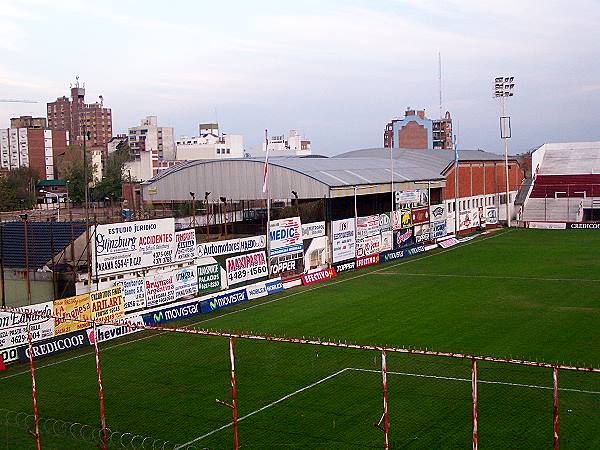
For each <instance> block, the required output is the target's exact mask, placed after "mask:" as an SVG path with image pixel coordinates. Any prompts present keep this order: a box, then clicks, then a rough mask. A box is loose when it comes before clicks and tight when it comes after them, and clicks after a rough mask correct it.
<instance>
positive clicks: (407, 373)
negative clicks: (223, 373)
mask: <svg viewBox="0 0 600 450" xmlns="http://www.w3.org/2000/svg"><path fill="white" fill-rule="evenodd" d="M347 371H355V372H367V373H377V374H381V370H375V369H363V368H360V367H345V368H344V369H341V370H338V371H337V372H335V373H332V374H331V375H328V376H326V377H325V378H321V379H320V380H318V381H315V382H314V383H312V384H309V385H307V386H304V387H303V388H300V389H297V390H295V391H294V392H292V393H290V394H287V395H285V396H283V397H281V398H280V399H278V400H275V401H274V402H271V403H268V404H266V405H265V406H262V407H261V408H258V409H256V410H254V411H252V412H251V413H249V414H246V415H245V416H242V417H240V418H238V423H239V422H241V421H242V420H245V419H247V418H249V417H252V416H254V415H255V414H258V413H259V412H261V411H264V410H265V409H268V408H270V407H272V406H275V405H277V404H278V403H281V402H283V401H285V400H287V399H289V398H290V397H293V396H294V395H296V394H300V393H301V392H304V391H307V390H308V389H311V388H313V387H315V386H318V385H319V384H321V383H324V382H325V381H327V380H330V379H332V378H334V377H337V376H338V375H340V374H342V373H344V372H347ZM387 373H388V375H400V376H407V377H417V378H429V379H434V380H447V381H462V382H466V383H470V382H471V379H470V378H458V377H446V376H442V375H425V374H421V373H410V372H394V371H390V370H388V372H387ZM477 382H478V383H482V384H499V385H504V386H512V387H523V388H530V389H543V390H550V391H551V390H553V389H554V388H553V387H549V386H538V385H535V384H521V383H509V382H506V381H487V380H482V379H480V378H479V379H478V380H477ZM558 390H559V391H563V392H577V393H581V394H593V395H600V391H587V390H583V389H571V388H558ZM232 426H233V422H229V423H227V424H225V425H223V426H221V427H219V428H215V429H214V430H212V431H209V432H208V433H206V434H203V435H202V436H198V437H197V438H194V439H192V440H191V441H189V442H187V443H185V444H181V445H179V446H177V447H175V448H174V449H173V450H179V449H182V448H185V447H187V446H188V445H192V444H194V443H195V442H198V441H201V440H202V439H204V438H207V437H208V436H212V435H213V434H215V433H218V432H219V431H221V430H224V429H225V428H229V427H232Z"/></svg>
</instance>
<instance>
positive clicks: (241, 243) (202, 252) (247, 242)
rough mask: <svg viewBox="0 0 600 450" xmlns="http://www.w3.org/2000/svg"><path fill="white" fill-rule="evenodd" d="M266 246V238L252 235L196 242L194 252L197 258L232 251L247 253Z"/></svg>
mask: <svg viewBox="0 0 600 450" xmlns="http://www.w3.org/2000/svg"><path fill="white" fill-rule="evenodd" d="M266 246H267V239H266V237H265V236H253V237H247V238H240V239H229V240H227V241H218V242H208V243H205V244H198V245H197V246H196V253H197V256H198V258H205V257H208V256H220V255H229V254H233V253H247V252H252V251H257V250H261V249H263V248H266Z"/></svg>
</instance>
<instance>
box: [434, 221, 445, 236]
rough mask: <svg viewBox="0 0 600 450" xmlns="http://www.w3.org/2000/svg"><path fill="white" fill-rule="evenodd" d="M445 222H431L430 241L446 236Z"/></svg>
mask: <svg viewBox="0 0 600 450" xmlns="http://www.w3.org/2000/svg"><path fill="white" fill-rule="evenodd" d="M446 234H447V231H446V221H445V220H443V221H440V222H433V226H432V227H431V230H430V235H431V239H439V238H441V237H444V236H446Z"/></svg>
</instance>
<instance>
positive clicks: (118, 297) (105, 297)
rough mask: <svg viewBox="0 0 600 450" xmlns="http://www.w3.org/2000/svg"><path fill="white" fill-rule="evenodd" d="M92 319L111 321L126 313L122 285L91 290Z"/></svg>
mask: <svg viewBox="0 0 600 450" xmlns="http://www.w3.org/2000/svg"><path fill="white" fill-rule="evenodd" d="M90 306H91V316H92V320H101V321H104V322H109V321H112V320H117V319H120V318H121V317H123V316H124V315H125V300H124V299H123V294H122V288H121V286H115V287H112V288H108V289H104V290H102V291H95V292H90Z"/></svg>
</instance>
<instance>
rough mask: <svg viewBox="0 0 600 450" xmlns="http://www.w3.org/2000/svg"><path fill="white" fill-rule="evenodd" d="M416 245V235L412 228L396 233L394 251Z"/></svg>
mask: <svg viewBox="0 0 600 450" xmlns="http://www.w3.org/2000/svg"><path fill="white" fill-rule="evenodd" d="M413 245H415V235H414V232H413V229H412V228H408V229H407V230H399V231H394V250H399V249H402V248H406V247H411V246H413Z"/></svg>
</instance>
